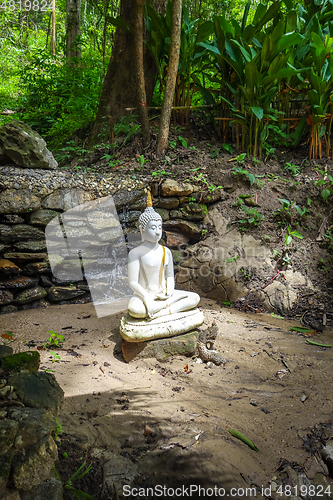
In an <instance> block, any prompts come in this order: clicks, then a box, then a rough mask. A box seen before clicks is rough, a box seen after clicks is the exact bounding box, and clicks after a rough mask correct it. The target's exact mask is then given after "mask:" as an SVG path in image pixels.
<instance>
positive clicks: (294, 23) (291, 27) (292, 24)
mask: <svg viewBox="0 0 333 500" xmlns="http://www.w3.org/2000/svg"><path fill="white" fill-rule="evenodd" d="M291 8H292V7H291ZM297 27H298V16H297V12H296V10H290V11H289V12H288V14H287V16H286V33H291V32H292V31H295V30H296V29H297Z"/></svg>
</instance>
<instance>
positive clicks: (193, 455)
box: [0, 299, 333, 498]
mask: <svg viewBox="0 0 333 500" xmlns="http://www.w3.org/2000/svg"><path fill="white" fill-rule="evenodd" d="M201 307H202V309H203V311H204V314H205V318H206V324H207V325H210V324H211V323H212V322H213V321H216V322H217V325H218V330H219V333H218V336H217V339H216V343H215V348H216V349H217V350H218V351H219V352H220V353H223V355H224V356H225V358H226V359H227V364H226V367H225V369H223V368H222V367H217V366H214V365H213V366H209V367H208V366H207V365H206V364H203V363H198V362H196V360H195V358H193V359H191V358H189V359H187V358H173V359H171V360H170V361H169V362H167V363H158V362H157V361H156V360H154V359H138V360H134V361H132V362H131V363H130V364H126V363H124V361H123V360H122V356H121V340H120V335H119V333H118V325H119V320H120V318H121V316H122V314H121V313H118V314H115V315H113V316H106V317H104V318H100V319H98V318H97V317H96V315H95V312H94V307H93V305H92V304H85V305H72V306H53V307H51V308H48V309H38V310H33V311H32V310H29V311H21V312H19V313H14V314H7V315H2V316H1V331H0V334H3V333H5V331H9V332H12V333H13V334H14V336H15V340H14V342H12V343H11V345H12V347H13V348H14V351H18V350H25V349H26V343H28V342H31V341H35V343H36V344H37V346H42V345H43V344H44V343H45V341H46V339H47V337H49V335H50V334H49V333H48V331H49V330H53V331H55V332H57V333H59V334H62V335H63V336H64V337H65V339H66V341H65V342H64V344H63V350H56V349H54V350H53V351H54V352H55V353H56V354H57V355H59V356H60V361H58V362H52V361H51V358H52V355H50V352H49V351H45V350H39V352H40V354H41V360H42V362H41V369H51V370H54V375H55V376H56V378H57V380H58V382H59V384H60V385H61V387H62V388H63V390H64V391H65V397H66V401H65V404H64V406H63V409H62V412H61V415H60V419H59V420H60V423H61V425H62V428H63V431H64V433H65V434H63V439H65V438H66V439H67V440H70V441H71V442H72V443H73V444H72V448H71V447H69V450H70V451H69V453H70V452H71V449H72V451H73V453H74V449H76V450H77V449H79V450H81V451H80V453H81V455H82V454H83V453H84V451H83V450H86V451H87V450H88V453H86V455H87V456H88V455H89V457H96V458H99V460H101V463H104V464H105V463H106V462H107V463H108V466H107V467H104V469H103V470H104V476H103V478H102V479H101V481H103V482H104V494H105V495H106V496H105V498H113V497H112V496H110V495H111V492H112V488H113V487H116V489H118V490H119V489H120V488H121V485H122V484H128V485H131V487H134V485H138V484H139V485H140V484H141V485H144V484H146V485H147V484H149V485H152V484H167V485H169V486H172V485H174V484H178V485H179V484H180V485H189V484H196V485H201V486H202V487H206V488H207V487H214V485H217V486H218V487H220V488H222V487H223V488H226V489H230V488H231V487H236V488H246V487H250V486H251V484H252V486H253V484H255V485H259V487H261V485H265V486H268V485H269V481H271V480H272V478H273V477H274V476H276V475H277V473H276V470H277V468H278V466H279V463H280V462H281V460H282V459H285V460H286V461H288V462H290V463H295V462H297V463H298V464H301V465H304V464H306V463H308V464H309V461H307V460H308V458H309V456H310V453H309V452H308V451H306V450H305V449H303V448H302V445H303V437H305V436H306V435H307V433H309V432H310V431H311V429H312V428H313V427H314V426H315V425H316V424H318V423H325V422H329V421H330V419H331V418H332V410H333V400H332V369H331V366H332V357H333V350H331V349H323V348H321V347H316V346H313V345H309V344H308V343H307V342H306V340H305V338H304V337H303V336H300V335H299V334H297V333H292V332H290V331H289V328H290V326H292V325H296V324H297V323H296V322H292V323H289V322H286V321H283V320H278V319H274V318H272V317H271V316H269V315H262V314H245V313H240V312H238V311H236V310H234V309H221V307H220V306H218V305H217V304H216V303H214V302H213V301H211V300H205V299H203V300H202V302H201ZM316 340H318V341H320V342H323V343H326V344H332V343H333V336H332V331H325V332H324V333H322V334H320V336H318V337H316ZM35 348H36V347H32V349H35ZM185 364H188V365H189V370H192V371H191V373H188V374H187V373H186V372H185V370H184V365H185ZM147 425H148V427H147V428H146V426H147ZM145 428H146V432H145V433H146V434H147V436H144V431H145ZM227 429H232V430H237V431H240V432H242V433H243V434H244V435H245V436H247V437H248V438H249V439H250V440H251V441H253V442H254V443H255V445H256V446H257V447H258V448H259V450H260V453H256V452H255V451H253V450H251V449H250V448H249V447H248V446H246V445H245V444H244V443H242V442H241V441H239V440H237V439H236V438H234V437H233V436H232V435H231V434H230V433H229V432H228V430H227ZM138 474H140V475H139V476H138ZM86 477H87V476H86ZM134 477H135V478H136V479H135V480H134ZM108 492H109V493H108ZM108 495H109V496H108ZM242 496H244V495H240V497H242ZM96 498H102V496H98V497H96ZM127 498H130V497H127ZM257 498H260V495H259V494H258V493H257ZM279 498H281V497H279Z"/></svg>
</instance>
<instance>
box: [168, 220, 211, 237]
mask: <svg viewBox="0 0 333 500" xmlns="http://www.w3.org/2000/svg"><path fill="white" fill-rule="evenodd" d="M163 229H165V230H171V231H179V232H180V233H182V234H184V233H185V234H188V235H189V236H196V235H199V234H201V232H202V230H201V229H200V228H199V227H198V226H197V225H196V224H195V223H194V222H190V221H185V220H168V221H166V222H165V223H164V224H163Z"/></svg>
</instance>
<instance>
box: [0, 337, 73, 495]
mask: <svg viewBox="0 0 333 500" xmlns="http://www.w3.org/2000/svg"><path fill="white" fill-rule="evenodd" d="M38 369H39V353H38V351H27V352H21V353H18V354H13V351H12V349H11V348H10V347H8V346H0V497H1V498H4V499H7V498H8V499H15V500H23V499H24V500H45V499H46V498H47V499H48V500H56V499H57V500H61V499H62V484H61V482H60V481H58V480H56V479H54V478H50V472H51V468H52V466H53V464H54V462H55V460H56V459H57V456H58V450H57V446H56V443H55V441H54V439H53V437H54V436H55V432H56V428H57V416H58V414H59V412H60V409H61V406H62V403H63V400H64V393H63V391H62V389H61V388H60V386H59V385H58V383H57V381H56V379H55V378H54V376H53V375H52V374H50V373H45V372H38Z"/></svg>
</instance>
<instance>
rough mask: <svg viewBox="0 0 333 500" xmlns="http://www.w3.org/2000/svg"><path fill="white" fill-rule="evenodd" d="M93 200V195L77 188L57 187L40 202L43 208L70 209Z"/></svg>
mask: <svg viewBox="0 0 333 500" xmlns="http://www.w3.org/2000/svg"><path fill="white" fill-rule="evenodd" d="M91 200H93V195H92V194H91V193H88V192H87V191H84V190H83V189H79V188H66V189H57V190H56V191H54V192H53V193H52V194H50V195H49V196H46V198H44V200H43V202H42V207H43V208H48V209H51V210H63V211H66V210H70V209H71V208H74V207H77V206H78V205H82V204H83V203H86V202H87V201H91Z"/></svg>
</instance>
